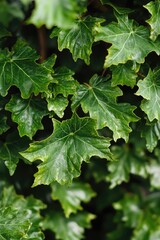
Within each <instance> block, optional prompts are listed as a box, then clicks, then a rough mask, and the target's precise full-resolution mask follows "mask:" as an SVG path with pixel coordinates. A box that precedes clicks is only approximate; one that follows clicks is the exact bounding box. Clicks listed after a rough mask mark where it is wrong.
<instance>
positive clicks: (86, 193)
mask: <svg viewBox="0 0 160 240" xmlns="http://www.w3.org/2000/svg"><path fill="white" fill-rule="evenodd" d="M51 189H52V194H51V196H52V199H53V200H59V201H60V203H61V205H62V208H63V210H64V213H65V216H66V217H69V216H70V214H71V213H77V211H78V210H82V209H83V208H82V206H81V202H85V203H87V202H89V201H90V200H91V198H92V197H94V196H95V195H96V194H95V192H93V190H92V189H91V187H90V185H89V184H87V183H83V182H73V183H72V185H71V186H62V185H60V184H58V183H56V182H54V183H52V184H51Z"/></svg>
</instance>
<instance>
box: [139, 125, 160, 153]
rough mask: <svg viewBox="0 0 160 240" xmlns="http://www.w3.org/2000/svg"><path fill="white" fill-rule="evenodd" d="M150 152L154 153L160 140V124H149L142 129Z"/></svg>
mask: <svg viewBox="0 0 160 240" xmlns="http://www.w3.org/2000/svg"><path fill="white" fill-rule="evenodd" d="M142 137H144V138H145V140H146V147H147V149H148V151H150V152H152V151H153V150H154V148H155V147H156V146H157V143H158V140H160V122H147V123H146V125H145V126H144V127H143V129H142Z"/></svg>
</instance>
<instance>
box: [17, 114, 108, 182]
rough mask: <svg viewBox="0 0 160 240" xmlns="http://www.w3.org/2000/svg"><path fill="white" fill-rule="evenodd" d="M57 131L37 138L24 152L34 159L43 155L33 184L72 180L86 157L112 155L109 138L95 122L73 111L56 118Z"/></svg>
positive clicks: (26, 155)
mask: <svg viewBox="0 0 160 240" xmlns="http://www.w3.org/2000/svg"><path fill="white" fill-rule="evenodd" d="M53 122H54V132H53V134H52V135H51V136H50V137H48V138H47V139H45V140H43V141H39V142H35V143H33V144H31V145H30V147H29V148H28V149H27V150H26V151H25V152H23V153H21V155H22V156H23V157H25V158H26V159H28V160H29V161H31V162H33V161H35V160H38V159H40V160H41V161H42V163H40V164H39V165H38V172H37V173H36V174H35V182H34V184H33V186H36V185H39V184H50V183H51V182H53V181H57V182H59V183H60V184H69V183H71V182H72V179H73V178H74V177H78V176H79V175H80V168H81V164H82V162H83V161H86V162H87V161H89V158H90V157H92V156H95V155H96V156H99V157H101V158H107V159H109V160H110V159H112V155H111V153H110V151H109V148H108V147H109V140H108V139H106V138H103V137H100V136H99V135H98V134H97V132H96V130H95V122H94V120H92V119H90V118H79V117H78V116H77V115H73V117H72V118H71V119H68V120H65V121H63V122H62V123H60V122H58V121H56V120H54V121H53Z"/></svg>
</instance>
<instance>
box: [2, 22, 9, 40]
mask: <svg viewBox="0 0 160 240" xmlns="http://www.w3.org/2000/svg"><path fill="white" fill-rule="evenodd" d="M9 36H11V33H10V32H9V31H8V30H7V29H6V28H5V27H4V26H3V25H2V24H0V38H4V37H9Z"/></svg>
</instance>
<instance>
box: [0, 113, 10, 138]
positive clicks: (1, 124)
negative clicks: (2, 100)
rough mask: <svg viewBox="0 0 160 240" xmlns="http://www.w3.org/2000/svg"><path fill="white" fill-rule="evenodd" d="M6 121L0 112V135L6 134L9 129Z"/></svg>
mask: <svg viewBox="0 0 160 240" xmlns="http://www.w3.org/2000/svg"><path fill="white" fill-rule="evenodd" d="M6 121H7V117H6V116H5V115H4V113H3V112H2V111H1V112H0V134H2V133H4V132H6V131H7V130H8V129H9V126H8V124H7V123H6Z"/></svg>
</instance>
